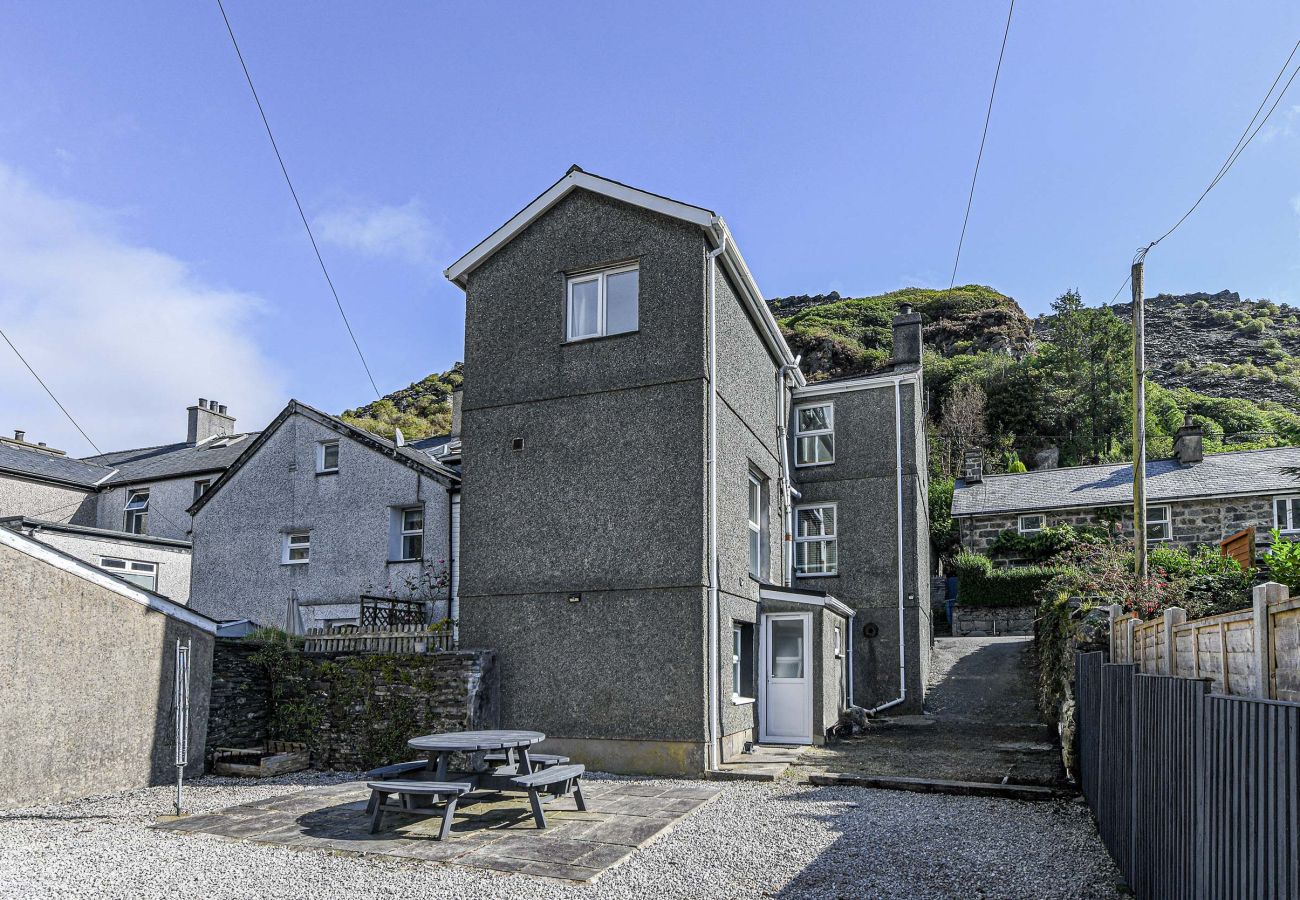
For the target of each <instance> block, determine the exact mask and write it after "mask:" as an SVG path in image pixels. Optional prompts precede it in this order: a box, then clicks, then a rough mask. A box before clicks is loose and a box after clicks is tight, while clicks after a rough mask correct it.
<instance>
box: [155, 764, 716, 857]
mask: <svg viewBox="0 0 1300 900" xmlns="http://www.w3.org/2000/svg"><path fill="white" fill-rule="evenodd" d="M719 793H721V788H720V787H718V786H715V785H707V784H701V785H699V786H698V787H696V786H694V785H691V786H686V787H683V786H681V785H680V784H677V785H668V784H665V785H664V786H662V787H659V786H655V785H647V784H644V783H641V784H635V783H624V782H620V781H618V780H613V779H611V780H607V781H605V780H590V779H589V780H586V781H584V783H583V794H584V795H585V796H586V798H587V810H586V811H585V812H584V811H580V810H578V808H577V806H576V804H575V803H574V801H573V798H572V797H567V798H565V799H563V800H558V801H555V802H553V803H550V804H548V805H547V807H546V811H547V812H546V818H547V823H548V825H549V826H550V827H548V828H546V829H545V830H540V829H538V828H537V827H536V825H535V824H534V822H533V817H532V812H531V810H530V809H529V806H528V798H527V797H526V796H523V795H517V794H484V795H481V796H477V797H472V798H470V799H468V800H463V801H461V805H460V806H459V807H458V808H457V809H456V816H455V820H454V822H453V824H452V828H451V835H450V837H449V838H448V839H447V840H445V841H439V840H436V839H435V838H436V836H437V834H438V829H439V827H440V822H439V821H438V819H436V818H423V817H416V816H406V815H402V814H401V813H391V814H389V815H386V816H385V817H384V830H383V831H381V832H380V833H379V834H371V833H370V817H369V816H367V815H366V812H365V807H366V801H367V800H368V799H369V797H370V791H369V789H368V788H367V787H366V785H365V783H364V782H361V781H354V782H345V783H343V784H334V785H326V786H321V787H311V788H307V789H306V790H302V791H298V792H296V793H292V794H287V795H279V796H275V797H268V798H267V799H266V800H265V801H260V802H252V803H243V804H240V805H238V806H230V807H227V808H225V809H222V810H218V811H217V812H214V813H208V814H205V815H199V816H190V817H187V818H182V819H176V820H173V821H167V822H162V823H160V824H158V825H156V826H154V827H155V828H157V829H159V830H162V831H171V832H176V833H181V834H207V835H215V836H217V837H222V838H227V839H231V840H243V841H253V842H256V843H262V844H275V845H280V846H286V847H293V848H301V849H315V850H332V851H341V852H345V853H358V854H362V855H382V856H390V857H398V858H404V859H416V860H422V861H426V862H437V863H453V864H455V865H461V866H473V867H476V868H480V869H494V870H496V871H499V872H516V873H523V874H527V875H537V876H543V877H547V878H562V879H567V880H570V881H592V880H594V879H595V878H596V877H597V876H599V875H600V874H601V873H602V872H604V871H606V870H608V869H609V868H611V867H612V866H615V865H617V864H618V863H620V862H622V861H623V860H624V859H627V858H628V857H629V856H631V855H632V854H633V853H635V852H636V851H637V850H638V849H639V848H641V847H644V846H645V845H647V844H649V843H650V842H651V841H653V840H655V839H656V838H658V837H660V836H661V835H663V834H664V833H666V832H667V831H668V830H670V829H671V828H672V827H673V826H674V825H675V824H676V823H677V822H679V821H681V820H682V819H683V818H684V817H686V816H688V815H690V814H691V813H693V812H694V811H695V810H697V809H699V808H700V807H701V806H703V805H704V804H706V803H708V802H709V801H711V800H713V799H714V798H715V797H717V796H718V794H719Z"/></svg>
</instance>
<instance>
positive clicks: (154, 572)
mask: <svg viewBox="0 0 1300 900" xmlns="http://www.w3.org/2000/svg"><path fill="white" fill-rule="evenodd" d="M99 567H100V568H101V569H103V570H104V571H106V572H112V573H113V574H114V575H116V576H117V577H118V578H121V579H123V580H125V581H129V582H131V583H132V584H138V585H140V587H142V588H148V589H149V590H151V591H156V590H158V564H157V563H151V562H140V561H138V560H134V559H118V558H116V557H113V556H101V557H100V558H99Z"/></svg>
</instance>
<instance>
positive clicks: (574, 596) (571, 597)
mask: <svg viewBox="0 0 1300 900" xmlns="http://www.w3.org/2000/svg"><path fill="white" fill-rule="evenodd" d="M564 599H566V600H568V601H569V602H570V603H580V602H581V601H582V595H581V594H570V595H569V596H568V597H565V598H564Z"/></svg>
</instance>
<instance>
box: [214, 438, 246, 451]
mask: <svg viewBox="0 0 1300 900" xmlns="http://www.w3.org/2000/svg"><path fill="white" fill-rule="evenodd" d="M246 437H248V435H246V434H224V435H222V436H221V437H219V438H214V439H213V440H211V441H208V442H207V443H206V444H204V445H203V449H204V450H217V449H219V448H221V447H229V446H230V445H231V444H238V443H239V442H240V441H242V440H243V439H244V438H246Z"/></svg>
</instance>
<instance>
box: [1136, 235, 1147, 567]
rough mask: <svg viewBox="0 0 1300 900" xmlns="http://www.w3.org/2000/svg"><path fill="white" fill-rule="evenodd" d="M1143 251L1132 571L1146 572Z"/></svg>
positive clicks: (1138, 304)
mask: <svg viewBox="0 0 1300 900" xmlns="http://www.w3.org/2000/svg"><path fill="white" fill-rule="evenodd" d="M1145 260H1146V251H1145V250H1144V251H1142V252H1141V253H1139V254H1138V256H1137V259H1136V260H1134V261H1133V270H1132V282H1133V543H1134V549H1135V552H1134V554H1133V560H1134V562H1133V571H1134V574H1135V575H1137V577H1138V578H1145V577H1146V574H1147V485H1146V475H1147V390H1146V388H1147V373H1146V312H1145V310H1144V309H1143V304H1142V266H1143V264H1144V262H1145Z"/></svg>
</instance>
